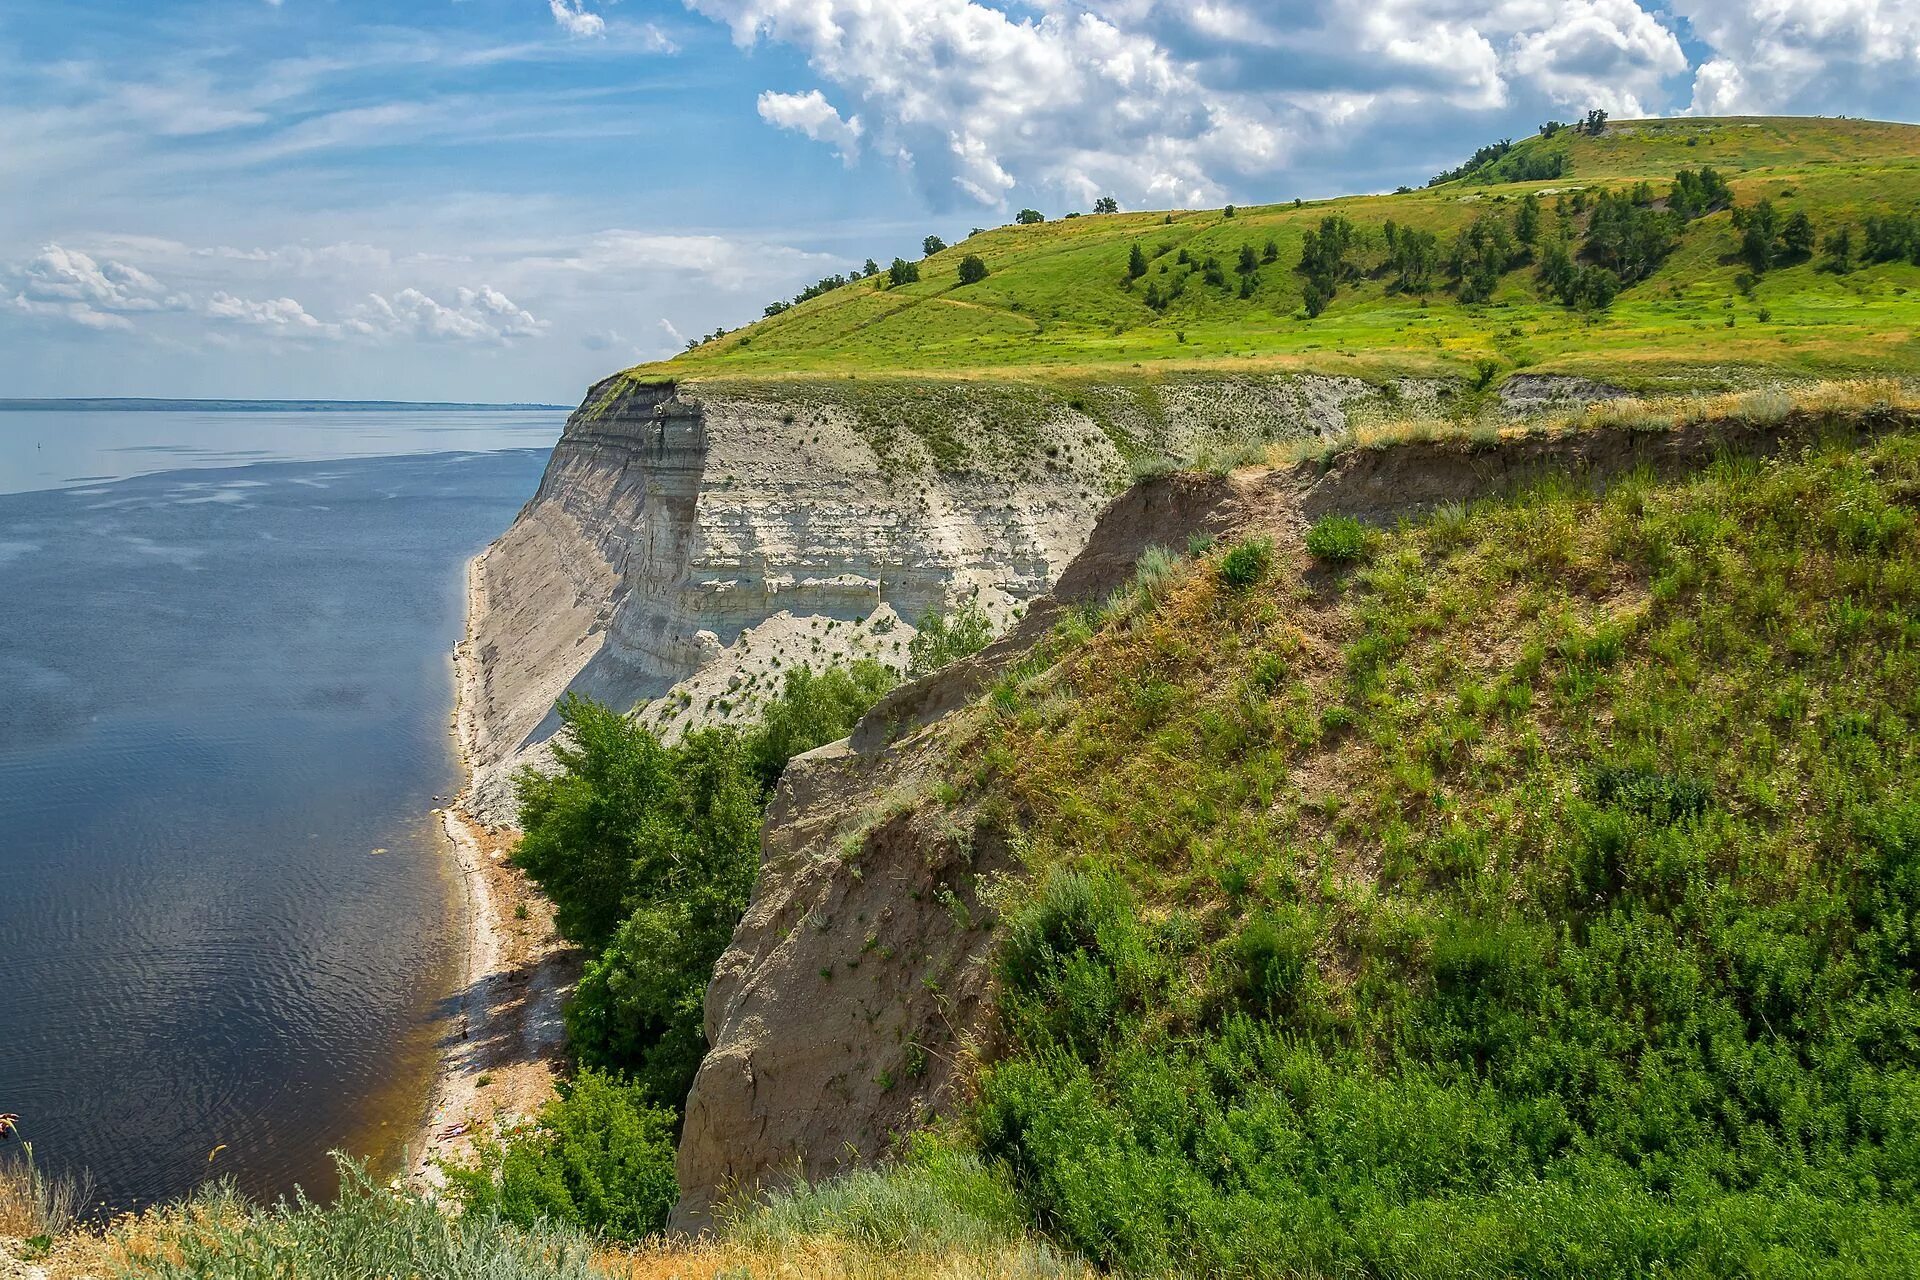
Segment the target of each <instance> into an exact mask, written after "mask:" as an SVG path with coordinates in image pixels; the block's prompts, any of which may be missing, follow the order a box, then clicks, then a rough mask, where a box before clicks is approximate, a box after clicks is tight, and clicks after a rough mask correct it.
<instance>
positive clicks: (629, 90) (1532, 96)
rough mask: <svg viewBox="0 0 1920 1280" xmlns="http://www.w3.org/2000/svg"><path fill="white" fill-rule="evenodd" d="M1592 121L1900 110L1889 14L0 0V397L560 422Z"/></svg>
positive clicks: (1905, 66)
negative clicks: (1031, 240)
mask: <svg viewBox="0 0 1920 1280" xmlns="http://www.w3.org/2000/svg"><path fill="white" fill-rule="evenodd" d="M1589 105H1599V106H1604V107H1606V108H1608V109H1609V110H1611V111H1612V112H1614V114H1615V115H1616V116H1627V115H1637V114H1675V113H1682V112H1689V111H1693V112H1705V113H1713V114H1726V113H1733V112H1776V111H1777V112H1803V113H1824V114H1837V113H1844V114H1851V115H1866V116H1873V117H1878V118H1882V119H1903V120H1913V119H1917V118H1920V0H1494V2H1492V3H1486V2H1482V3H1467V2H1465V0H1370V2H1369V3H1367V4H1364V5H1362V4H1354V3H1346V2H1340V0H1286V2H1275V0H1267V2H1265V3H1261V2H1258V0H1181V2H1179V3H1174V2H1171V0H1033V2H1032V3H1024V4H1020V3H998V4H995V3H988V0H685V2H684V3H682V2H681V0H617V2H616V0H457V2H456V0H387V2H386V3H371V2H367V0H278V2H277V3H274V2H270V0H198V2H196V3H166V2H164V0H60V2H58V3H55V2H54V0H10V2H9V3H8V4H7V5H6V6H5V7H4V9H0V190H4V191H5V192H6V197H5V199H4V200H0V396H7V395H18V396H28V395H116V394H117V395H194V396H217V395H230V396H249V397H266V396H290V397H317V396H341V397H381V398H385V397H407V398H422V399H424V398H435V399H438V398H450V399H489V400H501V399H541V400H555V401H568V402H570V401H572V400H575V399H577V398H578V396H579V393H580V392H581V390H582V389H583V388H584V387H585V386H586V385H587V384H588V383H589V382H591V381H592V380H594V379H595V378H598V377H600V376H604V375H605V374H607V373H609V372H612V371H614V370H616V369H618V368H621V367H623V366H625V365H627V364H630V363H633V362H634V361H637V360H642V359H652V358H658V357H661V356H665V355H668V354H670V353H671V352H673V351H674V350H677V349H678V348H679V346H680V345H681V335H686V336H691V335H694V334H698V333H701V332H705V331H707V330H710V329H712V328H714V327H715V326H716V325H726V326H729V327H731V326H733V325H737V324H739V323H742V322H744V321H745V320H747V319H750V318H751V317H753V316H755V315H758V314H759V311H760V308H761V306H762V305H763V304H764V303H765V302H766V301H768V300H770V299H772V298H775V297H780V296H784V295H787V294H791V293H792V292H793V291H794V290H795V289H797V288H798V287H799V286H800V285H802V284H804V283H806V282H807V281H810V280H813V279H816V278H818V277H819V276H821V275H825V274H828V273H831V272H834V271H839V270H842V269H845V268H846V267H848V266H850V265H853V264H857V263H858V262H860V261H861V260H862V259H864V258H866V257H868V256H869V255H871V256H873V257H876V258H879V259H880V260H882V261H885V260H886V259H888V258H890V257H892V256H893V255H894V254H896V253H901V254H908V255H909V256H912V255H913V254H914V253H915V252H917V250H916V246H917V245H918V243H919V241H920V239H921V237H922V236H924V235H925V234H927V233H928V232H938V233H940V234H942V235H946V236H948V237H949V238H952V237H953V236H956V235H959V234H964V233H965V232H966V230H967V229H968V228H969V227H972V226H985V225H992V224H994V223H997V222H1001V221H1005V220H1007V219H1008V218H1009V217H1010V216H1011V214H1012V212H1014V211H1016V210H1018V209H1019V208H1021V207H1022V206H1025V205H1032V206H1035V207H1038V208H1040V209H1043V210H1045V211H1047V212H1048V213H1059V212H1064V211H1066V210H1068V209H1074V208H1087V207H1089V206H1090V205H1091V203H1092V201H1093V198H1094V197H1095V196H1096V195H1101V194H1112V195H1114V196H1116V197H1117V198H1119V199H1120V201H1121V203H1122V204H1123V205H1124V206H1126V207H1133V208H1141V207H1154V208H1159V207H1174V206H1194V205H1201V204H1213V203H1218V202H1222V201H1226V200H1238V201H1241V202H1256V201H1263V200H1274V199H1283V198H1290V197H1292V196H1295V195H1324V194H1336V193H1341V192H1347V191H1356V190H1378V189H1387V188H1391V187H1393V186H1395V185H1397V184H1399V183H1401V182H1411V183H1417V182H1419V181H1421V180H1423V179H1424V178H1425V176H1426V175H1428V174H1430V173H1432V172H1434V171H1435V170H1437V169H1439V168H1442V167H1445V166H1446V165H1449V164H1452V163H1455V162H1457V161H1458V159H1460V158H1461V157H1462V156H1464V155H1465V154H1466V153H1468V152H1470V151H1471V150H1472V149H1473V148H1474V147H1475V146H1477V145H1479V144H1480V143H1482V142H1485V141H1489V140H1491V139H1493V138H1497V137H1501V136H1508V135H1511V136H1519V135H1522V134H1525V133H1527V132H1530V131H1531V130H1532V128H1533V127H1534V125H1535V124H1537V123H1538V122H1539V121H1540V120H1543V119H1547V118H1552V117H1558V118H1567V117H1571V116H1573V115H1575V114H1577V113H1579V112H1581V111H1583V110H1584V109H1585V108H1586V107H1587V106H1589Z"/></svg>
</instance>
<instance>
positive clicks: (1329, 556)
mask: <svg viewBox="0 0 1920 1280" xmlns="http://www.w3.org/2000/svg"><path fill="white" fill-rule="evenodd" d="M1307 550H1308V551H1310V552H1312V553H1313V554H1314V555H1315V556H1316V557H1318V558H1319V559H1321V560H1329V561H1333V562H1334V563H1336V564H1338V563H1345V562H1348V561H1353V560H1359V559H1361V558H1362V557H1364V556H1365V555H1366V554H1367V527H1366V526H1365V525H1363V524H1361V523H1360V522H1359V521H1358V520H1355V519H1354V518H1353V517H1352V516H1322V517H1321V518H1320V519H1318V520H1316V521H1314V524H1313V527H1312V528H1311V529H1309V530H1307Z"/></svg>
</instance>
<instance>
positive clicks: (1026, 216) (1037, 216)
mask: <svg viewBox="0 0 1920 1280" xmlns="http://www.w3.org/2000/svg"><path fill="white" fill-rule="evenodd" d="M1046 220H1047V215H1046V214H1044V213H1041V212H1040V211H1039V210H1038V209H1022V210H1021V211H1020V213H1019V214H1018V216H1016V217H1015V218H1014V221H1015V222H1017V223H1019V224H1020V225H1021V226H1023V227H1031V226H1036V225H1038V224H1039V223H1042V222H1045V221H1046Z"/></svg>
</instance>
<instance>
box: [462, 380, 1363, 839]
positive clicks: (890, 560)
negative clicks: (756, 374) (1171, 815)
mask: <svg viewBox="0 0 1920 1280" xmlns="http://www.w3.org/2000/svg"><path fill="white" fill-rule="evenodd" d="M1385 404H1386V400H1385V399H1384V398H1383V397H1382V396H1381V393H1380V392H1379V391H1378V390H1377V389H1375V388H1373V387H1370V386H1368V385H1367V384H1365V383H1362V382H1359V381H1356V380H1353V379H1337V378H1309V377H1298V378H1294V377H1259V376H1251V375H1248V376H1236V377H1233V378H1214V379H1193V380H1190V381H1185V382H1174V383H1166V382H1162V383H1159V384H1154V385H1151V386H1149V385H1146V384H1137V385H1125V384H1116V385H1110V386H1099V387H1089V388H1087V389H1086V391H1085V392H1084V394H1082V395H1077V396H1075V395H1069V394H1067V393H1064V392H1061V391H1058V390H1053V389H1046V388H1041V387H1037V386H1008V385H1004V384H1001V385H994V386H978V387H976V386H971V385H968V384H960V383H952V384H936V383H897V382H882V383H875V384H872V385H871V386H870V385H868V384H866V383H862V382H859V381H856V380H852V379H849V380H844V381H835V382H831V383H826V382H821V383H807V382H791V383H785V384H745V385H743V384H734V383H728V384H720V385H716V386H706V385H699V386H692V385H685V384H683V385H680V386H678V387H676V386H673V385H669V384H660V385H648V384H641V383H638V382H635V381H634V380H632V379H629V378H627V377H625V376H622V377H617V378H613V379H609V380H608V381H607V382H604V383H601V384H600V385H599V386H597V387H595V388H594V389H593V390H592V391H591V392H590V393H589V394H588V397H587V399H586V401H585V403H584V404H582V406H581V407H580V409H579V410H577V411H576V412H575V413H574V415H573V417H572V418H571V419H569V421H568V423H567V428H566V431H565V434H564V435H563V436H562V437H561V439H560V442H559V444H558V445H556V446H555V448H554V451H553V458H552V460H551V462H549V464H548V466H547V472H546V476H545V477H544V478H543V479H542V481H541V483H540V489H539V491H538V493H536V494H535V495H534V498H533V500H532V501H531V502H530V503H528V504H527V506H526V508H525V509H524V510H523V511H522V512H521V513H520V516H519V518H518V519H517V520H516V521H515V522H514V525H513V527H512V528H511V529H509V530H508V531H507V533H506V534H505V535H504V536H502V537H501V538H500V540H499V541H497V542H496V543H495V544H494V545H493V546H492V547H491V548H489V549H488V551H487V552H486V554H485V555H484V556H483V557H482V558H481V559H480V560H479V562H478V563H477V566H476V572H475V574H474V600H473V606H472V607H473V617H472V618H471V620H470V622H471V634H472V641H473V649H474V659H475V663H474V665H475V667H476V669H477V678H476V679H475V681H474V688H473V689H472V691H471V696H472V697H473V699H474V703H475V705H473V706H472V707H471V708H470V709H469V711H470V723H471V726H472V731H471V734H470V741H469V743H468V745H469V749H470V751H471V753H472V755H473V757H474V759H473V765H474V782H473V787H472V790H471V792H470V795H469V804H470V807H471V808H472V809H473V811H474V813H475V815H476V816H478V817H480V818H482V819H484V820H487V821H491V822H510V821H511V820H512V817H513V812H512V789H511V785H510V778H511V775H512V772H513V771H514V770H515V769H516V768H517V767H518V766H519V765H521V764H523V763H529V762H532V763H536V764H537V763H538V762H539V760H541V759H542V758H543V755H544V752H543V746H542V744H543V743H544V742H545V741H546V739H547V738H548V737H550V736H551V734H552V732H553V730H554V728H555V727H556V720H555V717H554V715H553V712H552V708H553V704H554V702H555V700H556V699H557V698H558V697H559V696H560V695H561V694H562V693H563V692H565V691H567V690H569V689H572V690H576V691H579V692H580V693H583V694H586V695H589V696H592V697H594V698H597V699H599V700H601V701H603V702H606V703H609V704H611V705H614V706H619V707H623V708H637V707H639V706H640V705H641V704H648V705H647V706H646V709H645V710H644V711H643V712H642V714H643V715H644V716H645V718H647V719H648V720H649V721H650V722H652V723H654V724H657V725H658V726H660V727H661V728H663V729H664V730H666V731H667V732H669V733H677V732H680V731H683V730H685V729H686V728H689V727H692V726H694V725H700V724H709V723H715V722H718V721H723V720H727V719H729V718H740V717H749V716H751V715H752V714H753V713H754V711H755V709H756V708H757V707H758V705H759V704H760V702H761V700H762V699H764V698H765V697H766V696H767V695H768V694H769V693H771V692H774V691H776V690H777V688H778V682H779V680H780V678H781V673H782V672H783V671H785V670H789V669H791V668H792V667H793V666H795V665H801V664H804V665H809V666H814V667H823V666H827V665H831V664H833V663H835V662H839V661H844V660H846V659H847V658H850V657H861V656H867V657H873V658H875V659H878V660H879V661H882V662H886V663H889V664H891V665H894V666H904V664H905V661H906V653H907V644H908V642H909V641H910V640H911V639H912V636H913V629H912V626H911V625H910V623H911V621H912V620H914V619H917V618H919V617H921V616H922V615H923V614H924V613H925V612H926V611H928V610H930V609H932V610H945V609H947V608H950V607H951V606H953V605H954V604H956V603H957V602H959V601H961V600H963V599H968V598H971V599H975V600H977V601H979V602H980V603H981V604H982V605H983V606H984V607H985V608H986V609H987V611H988V613H989V614H990V615H992V616H993V617H994V618H995V619H996V620H999V621H1001V622H1005V621H1006V620H1007V619H1009V618H1011V617H1013V616H1015V615H1016V614H1017V612H1018V611H1019V610H1020V609H1022V608H1023V607H1024V606H1025V604H1026V603H1027V602H1028V601H1030V600H1032V599H1033V598H1034V597H1036V596H1038V595H1040V594H1042V593H1043V592H1045V591H1046V590H1047V588H1048V587H1049V586H1050V585H1051V583H1052V582H1053V579H1054V578H1055V577H1056V576H1057V575H1058V574H1059V572H1060V570H1061V569H1062V568H1063V567H1064V566H1065V565H1066V563H1067V561H1068V560H1070V559H1071V558H1072V557H1073V555H1074V554H1075V553H1077V552H1078V551H1079V550H1080V548H1081V547H1082V546H1083V545H1084V544H1085V542H1086V539H1087V535H1088V533H1089V531H1090V530H1091V529H1092V527H1093V521H1094V517H1095V516H1096V514H1097V513H1098V512H1099V510H1100V508H1101V507H1102V506H1103V505H1104V504H1105V503H1106V501H1107V500H1108V499H1109V498H1110V497H1111V496H1112V495H1113V494H1114V493H1116V492H1118V491H1119V490H1120V489H1121V488H1123V487H1125V485H1126V483H1127V480H1128V477H1129V475H1130V471H1131V469H1132V467H1134V466H1135V465H1137V464H1139V463H1141V462H1150V461H1152V460H1154V459H1159V458H1169V457H1171V458H1182V459H1184V458H1191V457H1193V456H1195V454H1196V453H1199V452H1201V451H1203V450H1204V449H1206V448H1207V447H1209V446H1211V445H1214V444H1217V443H1219V442H1221V441H1222V440H1224V439H1227V438H1230V437H1237V438H1239V439H1247V438H1256V439H1274V440H1278V439H1286V438H1297V437H1301V436H1312V435H1317V434H1331V433H1336V432H1338V431H1340V430H1343V429H1344V428H1345V427H1346V426H1347V425H1348V420H1349V417H1350V415H1351V414H1352V413H1354V412H1355V411H1356V410H1358V411H1361V412H1375V411H1379V410H1380V409H1381V408H1382V407H1383V406H1384V405H1385Z"/></svg>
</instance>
